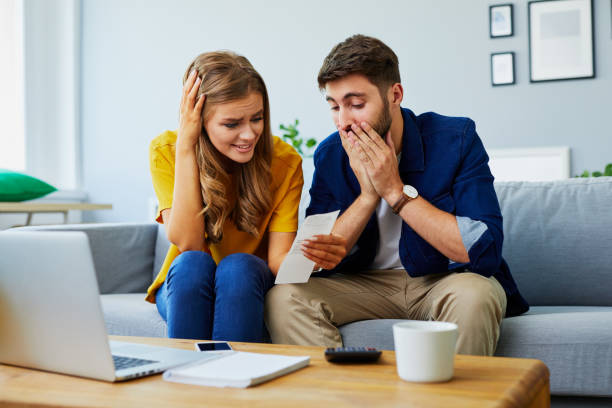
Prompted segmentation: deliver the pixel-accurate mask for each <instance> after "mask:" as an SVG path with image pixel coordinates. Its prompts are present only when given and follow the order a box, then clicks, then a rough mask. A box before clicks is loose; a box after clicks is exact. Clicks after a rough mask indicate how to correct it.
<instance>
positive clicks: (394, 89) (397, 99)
mask: <svg viewBox="0 0 612 408" xmlns="http://www.w3.org/2000/svg"><path fill="white" fill-rule="evenodd" d="M403 99H404V88H403V87H402V84H400V83H399V82H396V83H394V84H393V85H391V88H390V89H389V102H391V104H393V105H397V106H399V105H400V104H401V103H402V100H403Z"/></svg>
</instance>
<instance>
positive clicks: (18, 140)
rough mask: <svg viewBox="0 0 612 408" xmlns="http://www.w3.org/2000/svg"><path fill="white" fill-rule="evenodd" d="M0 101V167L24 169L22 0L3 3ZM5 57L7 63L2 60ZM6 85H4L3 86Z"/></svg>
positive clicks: (0, 33)
mask: <svg viewBox="0 0 612 408" xmlns="http://www.w3.org/2000/svg"><path fill="white" fill-rule="evenodd" d="M2 14H3V15H2V22H1V24H2V31H0V35H1V36H2V38H0V40H1V42H0V44H1V49H2V59H3V62H2V64H3V67H2V78H0V80H1V81H2V83H3V84H2V86H0V88H2V92H3V95H2V103H0V110H1V111H0V122H2V123H4V129H3V130H2V131H3V132H4V133H3V135H2V141H1V143H0V144H1V148H2V152H1V154H0V160H1V162H0V167H3V168H7V169H9V170H16V171H24V170H25V169H26V155H25V131H24V100H23V98H24V84H23V0H10V1H7V2H6V3H3V4H2ZM4 58H7V59H8V60H9V61H10V63H7V64H5V62H4ZM5 87H6V88H5Z"/></svg>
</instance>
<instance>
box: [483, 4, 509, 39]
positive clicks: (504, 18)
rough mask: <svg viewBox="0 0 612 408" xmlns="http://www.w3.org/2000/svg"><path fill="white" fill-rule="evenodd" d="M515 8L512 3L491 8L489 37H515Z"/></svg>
mask: <svg viewBox="0 0 612 408" xmlns="http://www.w3.org/2000/svg"><path fill="white" fill-rule="evenodd" d="M513 14H514V6H513V5H512V4H510V3H506V4H494V5H491V6H489V37H490V38H502V37H511V36H513V35H514V16H513Z"/></svg>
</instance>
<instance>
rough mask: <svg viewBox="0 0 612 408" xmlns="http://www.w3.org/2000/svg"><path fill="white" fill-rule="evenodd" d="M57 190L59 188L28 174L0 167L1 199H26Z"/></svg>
mask: <svg viewBox="0 0 612 408" xmlns="http://www.w3.org/2000/svg"><path fill="white" fill-rule="evenodd" d="M54 191H57V188H55V187H53V186H51V185H49V184H47V183H45V182H44V181H42V180H39V179H37V178H35V177H31V176H28V175H26V174H21V173H17V172H14V171H10V170H3V169H0V201H25V200H33V199H35V198H39V197H42V196H44V195H47V194H49V193H52V192H54Z"/></svg>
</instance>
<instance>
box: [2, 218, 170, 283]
mask: <svg viewBox="0 0 612 408" xmlns="http://www.w3.org/2000/svg"><path fill="white" fill-rule="evenodd" d="M17 230H19V231H25V230H31V231H83V232H85V233H86V234H87V237H88V238H89V245H90V247H91V253H92V257H93V261H94V266H95V269H96V276H97V279H98V286H99V288H100V293H102V294H106V293H136V292H145V291H146V289H147V287H148V286H149V285H150V284H151V271H152V270H153V260H154V255H155V243H156V239H157V230H158V227H157V224H154V223H146V224H128V223H119V224H68V225H44V226H31V227H22V228H15V229H14V231H17Z"/></svg>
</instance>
